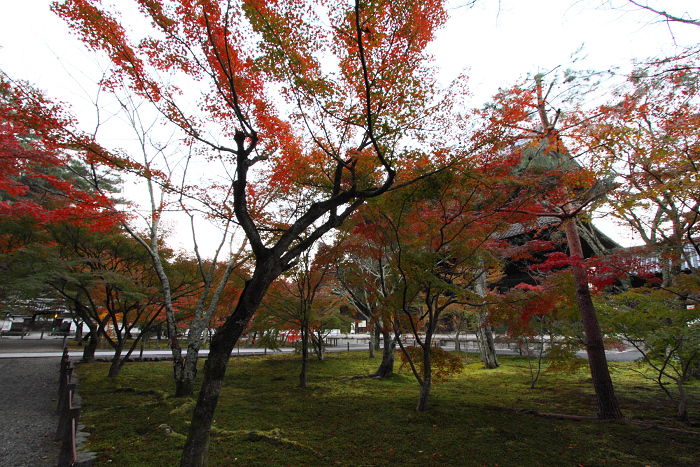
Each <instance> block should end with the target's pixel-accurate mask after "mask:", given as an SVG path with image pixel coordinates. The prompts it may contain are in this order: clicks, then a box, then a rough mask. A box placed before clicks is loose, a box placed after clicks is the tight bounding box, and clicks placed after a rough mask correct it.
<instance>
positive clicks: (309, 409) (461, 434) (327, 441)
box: [78, 353, 700, 467]
mask: <svg viewBox="0 0 700 467" xmlns="http://www.w3.org/2000/svg"><path fill="white" fill-rule="evenodd" d="M500 362H501V367H500V368H498V369H495V370H485V369H483V366H482V365H481V364H472V365H468V366H467V367H466V368H465V370H464V371H463V372H462V373H461V374H459V375H457V376H454V377H452V378H450V379H449V381H448V382H446V383H443V384H440V385H435V386H433V391H432V395H431V404H430V410H429V411H428V412H427V413H417V412H415V410H414V409H415V405H416V403H417V398H418V385H417V383H416V382H415V380H414V379H413V377H412V376H410V375H409V374H406V373H401V374H397V375H394V376H393V377H391V378H388V379H385V380H375V379H371V378H359V379H350V378H349V377H351V376H353V375H360V374H366V373H370V372H371V371H373V370H375V369H376V367H377V366H378V365H379V360H378V359H369V358H367V356H366V354H365V353H349V354H348V353H345V354H329V355H328V359H327V361H325V362H313V363H312V364H311V366H310V371H309V387H308V388H303V389H302V388H299V387H297V382H298V373H299V359H298V356H294V355H275V356H266V357H246V358H239V359H233V360H232V361H231V363H230V365H229V369H228V372H227V376H226V379H225V381H224V386H223V389H222V392H221V398H220V400H219V405H218V408H217V412H216V419H215V423H214V426H215V430H214V431H213V434H212V441H211V447H210V458H209V465H210V466H224V465H289V466H326V465H327V466H335V465H345V466H379V465H400V466H430V465H443V466H448V465H449V466H451V465H454V466H483V465H487V466H501V467H503V466H537V465H541V466H579V465H580V466H586V467H588V466H609V465H621V466H658V467H661V466H664V467H667V466H687V467H690V466H698V465H700V429H698V428H688V427H687V426H686V425H682V424H680V423H678V422H676V421H675V419H674V415H675V404H674V402H672V401H670V400H669V399H668V398H667V396H666V395H665V394H664V393H663V392H662V391H661V390H660V389H659V388H658V387H656V386H654V385H653V384H652V383H650V382H649V381H647V380H645V379H643V378H642V377H641V376H640V375H639V374H638V373H636V372H635V371H634V370H636V369H638V367H637V366H636V365H635V364H634V363H611V364H610V366H611V372H612V377H613V381H614V383H615V385H616V390H617V394H618V398H619V400H620V403H621V406H622V410H623V413H624V414H625V416H626V417H629V418H632V419H635V420H643V421H649V422H653V423H655V424H657V425H663V426H667V427H676V428H680V429H683V430H691V431H695V434H684V433H680V432H669V431H660V430H656V429H649V428H643V427H640V426H637V425H634V424H631V423H629V422H626V421H618V422H601V421H597V420H586V421H579V422H576V421H571V420H560V419H552V418H545V417H538V416H535V415H532V414H528V413H524V412H523V411H526V410H535V411H538V412H550V413H561V414H570V415H583V416H594V415H595V412H596V403H595V396H594V394H593V390H592V386H591V382H590V375H589V374H588V373H587V372H586V371H585V369H586V367H583V368H582V369H581V370H579V371H577V372H575V373H573V374H551V373H547V374H544V375H543V376H542V377H541V378H540V381H539V382H538V384H537V387H536V388H535V389H530V388H529V370H528V368H527V361H526V360H525V359H522V358H516V357H501V358H500ZM107 365H108V364H106V363H95V364H90V365H81V366H80V367H79V369H78V372H79V375H80V392H81V395H82V399H83V422H84V423H85V425H86V426H87V427H88V431H89V432H91V433H92V434H91V436H90V438H89V448H90V449H91V450H93V451H95V452H97V453H98V454H99V457H98V459H99V460H98V461H97V462H96V464H95V465H97V466H106V465H119V466H154V465H158V466H161V465H179V456H180V452H181V451H180V450H181V448H182V445H183V442H184V437H183V436H180V435H186V434H187V429H188V425H187V422H188V419H189V417H190V416H191V413H192V408H193V401H191V400H189V401H188V400H182V399H176V398H174V397H172V391H173V386H174V384H173V382H172V366H171V364H170V363H169V362H146V363H129V364H127V365H126V366H125V367H124V369H123V370H122V374H121V375H120V376H119V377H118V378H116V379H110V378H107V376H106V374H107ZM689 390H690V393H691V396H692V397H691V400H690V406H689V412H690V416H691V419H695V420H697V419H698V418H700V384H699V382H697V381H696V382H694V383H693V384H691V385H690V387H689ZM165 426H168V427H171V429H172V431H173V432H174V433H175V434H170V435H168V434H166V429H165Z"/></svg>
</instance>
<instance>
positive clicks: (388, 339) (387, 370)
mask: <svg viewBox="0 0 700 467" xmlns="http://www.w3.org/2000/svg"><path fill="white" fill-rule="evenodd" d="M382 339H383V341H384V349H383V350H382V363H381V364H380V365H379V368H378V369H377V371H376V372H375V373H374V374H373V375H372V376H375V377H378V378H386V377H387V376H390V375H392V374H393V373H394V355H395V352H396V340H395V339H394V335H393V333H391V332H389V331H385V330H382Z"/></svg>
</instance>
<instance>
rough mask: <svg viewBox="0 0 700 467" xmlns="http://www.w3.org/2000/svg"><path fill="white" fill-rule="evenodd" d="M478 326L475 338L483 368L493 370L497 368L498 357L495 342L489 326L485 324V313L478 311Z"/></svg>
mask: <svg viewBox="0 0 700 467" xmlns="http://www.w3.org/2000/svg"><path fill="white" fill-rule="evenodd" d="M478 318H479V328H478V329H477V330H476V340H477V342H478V343H479V351H480V352H481V361H482V362H484V368H486V369H487V370H493V369H494V368H498V357H497V356H496V344H495V342H494V340H493V331H492V330H491V326H489V325H487V324H486V313H479V314H478Z"/></svg>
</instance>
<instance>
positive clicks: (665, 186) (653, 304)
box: [582, 50, 700, 422]
mask: <svg viewBox="0 0 700 467" xmlns="http://www.w3.org/2000/svg"><path fill="white" fill-rule="evenodd" d="M699 84H700V75H699V74H698V51H697V50H686V51H683V52H682V53H680V54H679V55H677V56H673V57H668V58H664V59H654V60H648V61H647V62H645V63H643V64H642V65H641V66H639V67H637V68H636V69H635V70H634V71H633V72H632V74H631V75H630V76H629V77H628V79H627V81H626V83H624V85H623V86H620V88H619V89H618V92H617V93H616V95H615V96H613V98H612V101H611V102H610V103H608V104H606V105H604V106H602V107H601V109H600V117H599V119H597V120H595V121H594V122H593V123H592V124H591V125H590V126H588V127H587V128H586V129H585V131H584V132H582V134H583V137H584V138H586V143H587V144H588V145H589V146H590V147H592V148H595V149H596V150H595V152H594V155H595V158H594V159H593V162H594V163H595V164H596V165H595V168H596V169H597V170H599V171H600V172H601V173H602V174H604V175H606V176H609V177H614V180H615V182H616V187H615V189H614V190H611V191H610V192H609V193H608V195H607V197H606V198H605V200H604V207H605V208H607V210H608V211H609V212H610V214H611V216H612V217H614V218H615V219H616V220H617V222H618V224H620V225H621V226H624V227H625V228H627V229H631V232H633V233H634V235H635V238H637V239H640V240H642V242H643V245H640V246H637V247H634V248H630V249H628V250H627V251H625V252H621V253H619V254H616V255H613V256H612V257H611V258H609V259H608V260H607V261H606V263H605V264H603V265H602V267H599V268H597V270H596V275H598V276H600V280H599V281H598V282H599V284H598V287H599V288H601V289H604V288H605V287H607V289H604V290H605V294H604V297H605V303H603V304H601V306H602V307H603V309H604V310H605V311H606V321H607V326H608V328H609V329H611V331H612V332H614V333H617V334H619V335H621V336H625V338H626V339H627V341H628V342H630V343H631V345H633V346H635V347H636V348H637V349H638V350H639V351H640V352H641V353H642V355H643V361H644V362H645V364H646V365H647V366H648V367H649V368H651V369H652V370H653V372H654V373H655V375H656V376H655V378H654V379H655V380H656V381H657V382H658V383H659V384H661V380H662V378H669V379H671V380H673V381H674V382H675V383H676V386H677V388H678V393H679V396H680V397H679V406H678V417H679V418H680V419H682V420H684V421H686V422H687V421H688V414H687V409H686V396H685V391H684V387H683V386H684V383H685V382H686V381H688V379H689V378H691V377H692V375H693V373H694V371H695V370H694V368H693V367H694V366H696V365H697V358H698V354H697V329H696V326H695V324H694V321H695V320H696V319H697V312H696V311H695V308H696V306H697V305H698V303H697V302H698V292H699V291H700V276H699V275H698V272H699V271H698V269H697V267H696V265H697V262H696V258H697V257H698V253H699V252H700V250H698V247H699V246H700V244H699V243H698V233H699V230H698V227H699V226H698V214H700V210H699V209H700V204H698V200H699V199H700V191H699V190H700V185H698V170H697V163H698V158H699V157H700V152H699V151H698V149H699V148H700V139H699V138H698V135H699V134H700V118H698V109H700V99H699V97H700V94H699V88H698V86H699ZM599 270H600V271H599ZM594 283H595V282H594ZM611 286H612V287H611ZM661 387H662V388H663V389H664V390H665V391H666V393H667V394H668V395H669V397H670V396H671V394H670V392H668V391H667V390H666V388H665V387H664V386H663V385H662V386H661Z"/></svg>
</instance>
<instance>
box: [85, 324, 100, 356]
mask: <svg viewBox="0 0 700 467" xmlns="http://www.w3.org/2000/svg"><path fill="white" fill-rule="evenodd" d="M101 340H102V336H100V335H99V333H98V332H97V326H95V329H94V330H93V329H92V327H90V339H88V341H87V344H86V345H85V347H83V358H82V360H81V361H82V362H83V363H92V362H94V361H95V350H97V346H99V345H100V341H101Z"/></svg>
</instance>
